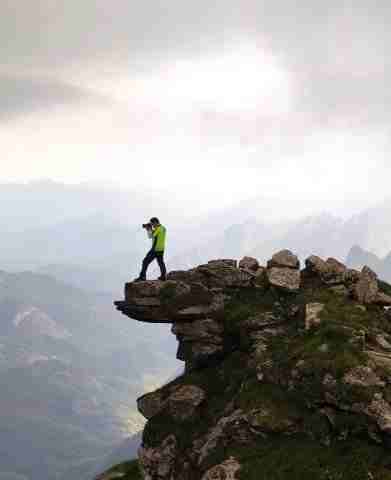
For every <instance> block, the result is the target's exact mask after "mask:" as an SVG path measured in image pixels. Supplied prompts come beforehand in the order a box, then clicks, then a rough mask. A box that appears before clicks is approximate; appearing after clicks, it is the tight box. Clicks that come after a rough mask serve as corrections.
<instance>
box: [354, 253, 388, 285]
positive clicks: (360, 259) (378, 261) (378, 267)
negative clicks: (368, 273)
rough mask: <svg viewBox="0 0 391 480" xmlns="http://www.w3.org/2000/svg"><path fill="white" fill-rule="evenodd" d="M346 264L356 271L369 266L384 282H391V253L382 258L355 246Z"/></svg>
mask: <svg viewBox="0 0 391 480" xmlns="http://www.w3.org/2000/svg"><path fill="white" fill-rule="evenodd" d="M346 263H347V265H349V267H351V268H356V269H361V268H362V267H363V266H364V265H368V267H370V268H372V270H374V271H375V272H376V273H377V274H378V275H379V277H380V278H381V279H382V280H385V281H387V282H391V252H390V253H389V254H388V255H387V256H386V257H384V258H380V257H378V256H377V255H375V254H374V253H371V252H368V251H367V250H364V249H362V248H361V247H359V246H358V245H355V246H354V247H352V249H351V250H350V252H349V254H348V256H347V259H346Z"/></svg>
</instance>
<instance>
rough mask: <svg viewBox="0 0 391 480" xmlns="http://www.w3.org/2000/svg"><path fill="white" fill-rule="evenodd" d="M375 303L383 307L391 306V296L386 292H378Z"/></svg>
mask: <svg viewBox="0 0 391 480" xmlns="http://www.w3.org/2000/svg"><path fill="white" fill-rule="evenodd" d="M373 303H376V305H379V306H381V307H390V306H391V296H390V295H386V294H385V293H382V292H378V294H377V295H376V298H375V300H374V301H373Z"/></svg>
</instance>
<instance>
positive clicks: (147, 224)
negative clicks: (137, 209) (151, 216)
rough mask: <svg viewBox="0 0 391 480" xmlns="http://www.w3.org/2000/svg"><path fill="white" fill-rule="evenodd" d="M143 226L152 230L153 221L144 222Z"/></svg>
mask: <svg viewBox="0 0 391 480" xmlns="http://www.w3.org/2000/svg"><path fill="white" fill-rule="evenodd" d="M143 228H146V229H147V230H152V223H143Z"/></svg>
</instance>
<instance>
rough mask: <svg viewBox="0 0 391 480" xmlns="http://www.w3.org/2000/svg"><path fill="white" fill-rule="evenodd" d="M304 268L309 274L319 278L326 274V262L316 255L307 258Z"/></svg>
mask: <svg viewBox="0 0 391 480" xmlns="http://www.w3.org/2000/svg"><path fill="white" fill-rule="evenodd" d="M305 266H306V269H307V270H308V271H309V272H311V273H313V274H315V275H318V276H320V277H321V276H322V275H323V274H324V273H326V272H327V265H326V262H325V261H324V260H322V259H321V258H320V257H317V256H316V255H311V256H310V257H308V258H307V259H306V261H305Z"/></svg>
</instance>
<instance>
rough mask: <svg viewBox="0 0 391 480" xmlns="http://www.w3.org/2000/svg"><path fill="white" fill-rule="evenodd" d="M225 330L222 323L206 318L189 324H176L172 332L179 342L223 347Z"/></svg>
mask: <svg viewBox="0 0 391 480" xmlns="http://www.w3.org/2000/svg"><path fill="white" fill-rule="evenodd" d="M223 330H224V328H223V326H222V325H221V324H220V323H218V322H217V321H215V320H213V319H211V318H206V319H205V320H196V321H194V322H189V323H174V325H173V327H172V330H171V331H172V333H173V334H174V335H176V337H177V338H178V340H179V341H188V342H205V343H208V344H209V343H210V344H215V345H222V343H223V336H222V335H223Z"/></svg>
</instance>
